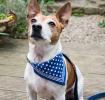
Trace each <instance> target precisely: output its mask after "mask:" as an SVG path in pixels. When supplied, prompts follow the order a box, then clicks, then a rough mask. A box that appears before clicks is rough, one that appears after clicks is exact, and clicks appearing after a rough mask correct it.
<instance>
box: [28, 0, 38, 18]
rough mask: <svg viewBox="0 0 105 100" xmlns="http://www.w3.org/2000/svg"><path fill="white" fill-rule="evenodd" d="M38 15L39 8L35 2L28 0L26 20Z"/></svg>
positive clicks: (35, 0)
mask: <svg viewBox="0 0 105 100" xmlns="http://www.w3.org/2000/svg"><path fill="white" fill-rule="evenodd" d="M38 13H40V6H39V4H38V2H37V0H30V2H29V5H28V15H27V17H28V18H32V17H34V16H35V15H36V14H38Z"/></svg>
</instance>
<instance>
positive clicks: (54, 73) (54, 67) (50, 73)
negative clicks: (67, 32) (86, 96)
mask: <svg viewBox="0 0 105 100" xmlns="http://www.w3.org/2000/svg"><path fill="white" fill-rule="evenodd" d="M28 62H29V63H30V64H31V65H32V67H33V70H34V72H35V73H36V74H37V75H39V76H40V77H42V78H44V79H47V80H49V81H52V82H54V83H57V84H59V85H65V83H66V65H65V62H64V56H63V54H62V53H60V54H58V55H56V56H55V57H54V58H53V59H50V60H49V61H45V62H42V63H35V62H34V63H33V62H31V61H29V59H28Z"/></svg>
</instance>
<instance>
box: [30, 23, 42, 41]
mask: <svg viewBox="0 0 105 100" xmlns="http://www.w3.org/2000/svg"><path fill="white" fill-rule="evenodd" d="M41 31H42V26H41V25H32V35H31V37H32V38H34V39H35V40H39V39H43V37H42V36H41Z"/></svg>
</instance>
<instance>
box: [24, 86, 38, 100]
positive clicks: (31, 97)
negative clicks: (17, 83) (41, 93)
mask: <svg viewBox="0 0 105 100" xmlns="http://www.w3.org/2000/svg"><path fill="white" fill-rule="evenodd" d="M26 89H27V93H28V98H29V100H37V93H36V92H35V91H33V90H32V89H31V88H30V87H29V86H27V88H26Z"/></svg>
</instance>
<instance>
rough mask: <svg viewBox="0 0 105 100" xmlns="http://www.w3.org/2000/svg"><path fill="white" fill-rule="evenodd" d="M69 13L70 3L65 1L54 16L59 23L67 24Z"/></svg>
mask: <svg viewBox="0 0 105 100" xmlns="http://www.w3.org/2000/svg"><path fill="white" fill-rule="evenodd" d="M70 15H71V3H70V2H67V3H66V4H65V5H64V6H63V7H61V8H60V9H59V10H58V12H57V13H56V17H57V19H58V20H59V22H60V23H62V24H63V25H64V26H66V25H67V24H68V21H69V17H70Z"/></svg>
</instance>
